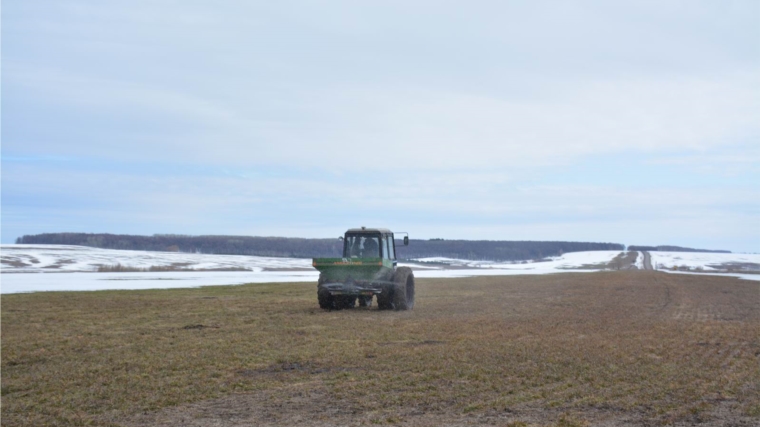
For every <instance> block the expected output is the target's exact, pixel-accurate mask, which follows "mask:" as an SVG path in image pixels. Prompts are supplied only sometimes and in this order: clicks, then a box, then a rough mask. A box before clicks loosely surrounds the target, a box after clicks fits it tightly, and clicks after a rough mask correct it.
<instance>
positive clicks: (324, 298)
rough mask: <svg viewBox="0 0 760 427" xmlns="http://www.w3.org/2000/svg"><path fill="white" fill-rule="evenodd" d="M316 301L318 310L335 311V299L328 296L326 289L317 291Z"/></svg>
mask: <svg viewBox="0 0 760 427" xmlns="http://www.w3.org/2000/svg"><path fill="white" fill-rule="evenodd" d="M317 300H318V301H319V308H322V309H324V310H333V309H335V308H336V307H335V297H333V296H332V295H330V292H329V291H328V290H327V289H319V290H318V291H317Z"/></svg>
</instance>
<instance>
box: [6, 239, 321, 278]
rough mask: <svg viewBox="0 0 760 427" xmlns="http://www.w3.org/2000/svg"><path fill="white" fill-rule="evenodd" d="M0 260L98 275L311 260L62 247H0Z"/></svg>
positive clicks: (10, 266) (23, 268) (13, 266)
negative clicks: (109, 269) (108, 269)
mask: <svg viewBox="0 0 760 427" xmlns="http://www.w3.org/2000/svg"><path fill="white" fill-rule="evenodd" d="M0 258H1V260H2V271H3V273H27V272H33V273H39V272H75V271H77V272H84V271H98V268H99V267H100V266H114V265H117V264H119V265H121V266H122V267H127V268H134V269H144V270H147V269H149V268H150V267H164V268H166V267H175V268H177V269H187V270H227V271H229V270H249V271H255V272H261V271H263V270H264V269H293V268H304V269H311V260H310V259H305V258H274V257H258V256H256V257H254V256H243V255H206V254H187V253H178V252H150V251H121V250H113V249H99V248H90V247H86V246H65V245H2V246H0Z"/></svg>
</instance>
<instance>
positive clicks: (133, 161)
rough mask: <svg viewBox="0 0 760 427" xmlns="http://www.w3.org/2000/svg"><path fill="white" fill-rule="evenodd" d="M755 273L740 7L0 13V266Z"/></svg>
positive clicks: (747, 70)
mask: <svg viewBox="0 0 760 427" xmlns="http://www.w3.org/2000/svg"><path fill="white" fill-rule="evenodd" d="M360 225H366V226H383V227H388V228H391V229H393V230H397V231H407V232H409V233H410V235H411V237H412V238H447V239H454V238H465V239H492V240H495V239H504V240H582V241H605V242H616V243H623V244H675V245H684V246H692V247H706V248H717V249H728V250H733V251H749V252H760V1H756V0H749V1H694V0H689V1H662V0H657V1H651V2H650V1H630V2H610V1H569V0H568V1H522V2H517V1H468V2H464V1H413V2H410V1H387V0H384V1H332V2H317V1H301V2H291V1H274V2H270V1H257V2H251V1H216V2H197V1H185V0H183V1H179V0H177V1H158V0H151V1H138V0H130V1H119V0H110V1H106V2H103V1H95V0H93V1H86V0H82V1H65V0H57V1H39V0H7V1H3V4H2V242H3V243H9V242H13V241H14V240H15V239H16V238H17V237H19V236H21V235H24V234H36V233H43V232H62V231H77V232H108V233H130V234H153V233H179V234H191V235H198V234H236V235H258V236H299V237H337V236H338V235H339V234H342V233H343V231H345V229H346V228H349V227H355V226H360Z"/></svg>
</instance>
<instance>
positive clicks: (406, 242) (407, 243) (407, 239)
mask: <svg viewBox="0 0 760 427" xmlns="http://www.w3.org/2000/svg"><path fill="white" fill-rule="evenodd" d="M404 246H409V236H404Z"/></svg>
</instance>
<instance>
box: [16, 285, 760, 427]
mask: <svg viewBox="0 0 760 427" xmlns="http://www.w3.org/2000/svg"><path fill="white" fill-rule="evenodd" d="M315 288H316V286H315V284H314V283H295V284H293V283H286V284H251V285H243V286H217V287H208V288H199V289H173V290H147V291H99V292H51V293H33V294H12V295H3V297H2V423H3V425H4V426H42V425H95V426H153V425H158V426H207V425H224V426H248V425H257V426H268V425H296V426H297V425H304V426H305V425H317V426H342V425H401V426H439V425H452V426H453V425H485V426H531V425H537V426H545V425H546V426H584V425H605V426H627V425H692V424H700V423H703V424H704V425H719V426H721V425H722V426H737V425H738V426H744V425H746V426H752V425H757V423H758V422H760V284H759V283H758V282H755V281H745V280H738V279H735V278H727V277H715V276H702V275H700V276H696V275H676V274H665V273H659V272H650V271H626V272H623V271H621V272H598V273H565V274H552V275H535V276H484V277H475V278H450V279H421V280H418V284H417V304H418V305H417V306H416V307H415V309H414V311H410V312H386V311H378V310H377V309H375V308H374V307H373V308H372V309H369V310H367V309H353V310H346V311H332V312H327V311H322V310H319V309H318V308H317V303H316V295H315V293H316V292H315V291H316V289H315Z"/></svg>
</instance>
